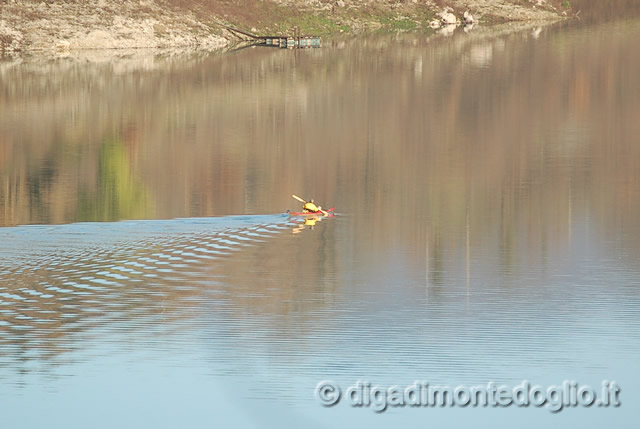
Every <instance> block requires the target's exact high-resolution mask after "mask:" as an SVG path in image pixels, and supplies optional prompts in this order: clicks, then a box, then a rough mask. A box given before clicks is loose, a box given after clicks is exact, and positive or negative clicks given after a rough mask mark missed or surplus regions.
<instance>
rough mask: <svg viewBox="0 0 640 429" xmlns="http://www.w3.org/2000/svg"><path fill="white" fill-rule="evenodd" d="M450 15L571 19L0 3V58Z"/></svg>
mask: <svg viewBox="0 0 640 429" xmlns="http://www.w3.org/2000/svg"><path fill="white" fill-rule="evenodd" d="M444 10H448V11H449V12H450V13H452V14H453V15H454V16H455V17H456V19H458V20H459V21H461V20H462V19H463V15H464V13H465V12H467V14H470V15H472V16H473V19H474V23H475V24H476V25H478V24H479V25H491V24H495V23H505V22H521V23H543V22H553V21H556V20H559V19H563V18H564V17H566V16H568V15H571V13H572V11H571V9H570V5H569V2H567V1H564V2H560V1H557V0H464V1H462V0H401V1H381V0H296V1H294V0H234V1H213V2H212V1H206V0H121V1H110V0H96V1H93V0H92V1H88V0H68V1H58V0H49V1H29V0H0V54H2V53H4V54H7V53H20V52H22V53H28V52H37V51H49V52H60V51H63V52H64V51H70V50H87V49H123V48H124V49H127V48H175V47H186V48H189V49H198V50H216V49H220V48H223V47H225V46H229V45H231V44H233V43H234V42H235V41H236V38H235V36H234V35H233V34H231V33H229V32H228V31H227V30H226V29H225V25H229V26H233V27H236V28H240V29H244V30H248V31H253V32H258V33H261V32H264V33H275V34H287V33H289V32H290V31H291V28H292V27H293V26H298V27H300V29H301V31H302V33H307V34H319V35H323V36H331V35H335V34H340V33H347V34H349V33H362V32H370V31H425V32H429V31H430V32H434V31H435V29H434V28H433V27H438V26H439V25H438V24H439V23H440V22H441V21H442V12H443V11H444Z"/></svg>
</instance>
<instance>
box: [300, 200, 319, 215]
mask: <svg viewBox="0 0 640 429" xmlns="http://www.w3.org/2000/svg"><path fill="white" fill-rule="evenodd" d="M320 210H322V208H321V207H319V206H316V205H315V204H314V202H313V199H312V200H311V201H307V202H306V203H304V205H303V206H302V211H303V212H305V213H315V212H319V211H320Z"/></svg>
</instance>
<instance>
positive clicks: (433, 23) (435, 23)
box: [429, 19, 441, 29]
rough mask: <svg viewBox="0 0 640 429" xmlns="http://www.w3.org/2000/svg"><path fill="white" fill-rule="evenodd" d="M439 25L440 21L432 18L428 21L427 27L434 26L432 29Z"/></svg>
mask: <svg viewBox="0 0 640 429" xmlns="http://www.w3.org/2000/svg"><path fill="white" fill-rule="evenodd" d="M440 25H441V23H440V21H438V20H437V19H434V20H432V21H431V22H430V23H429V27H431V28H434V29H435V28H440Z"/></svg>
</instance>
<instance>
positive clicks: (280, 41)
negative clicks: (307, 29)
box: [225, 26, 322, 49]
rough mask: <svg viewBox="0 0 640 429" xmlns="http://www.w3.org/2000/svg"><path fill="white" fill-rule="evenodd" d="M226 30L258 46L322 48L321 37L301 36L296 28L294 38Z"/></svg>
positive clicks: (230, 28) (227, 27)
mask: <svg viewBox="0 0 640 429" xmlns="http://www.w3.org/2000/svg"><path fill="white" fill-rule="evenodd" d="M225 28H226V29H227V30H229V31H231V32H232V33H233V34H235V35H236V36H238V35H241V36H244V37H241V38H243V39H244V40H246V39H247V38H248V39H249V40H252V41H253V45H257V46H269V47H273V48H282V49H308V48H319V47H321V46H322V38H321V37H320V36H301V35H300V29H299V28H298V27H294V29H293V36H257V35H255V34H251V33H247V32H246V31H242V30H238V29H237V28H233V27H229V26H225Z"/></svg>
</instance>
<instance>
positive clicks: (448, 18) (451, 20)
mask: <svg viewBox="0 0 640 429" xmlns="http://www.w3.org/2000/svg"><path fill="white" fill-rule="evenodd" d="M440 18H441V19H442V23H443V24H444V25H451V24H455V23H456V22H458V20H457V18H456V16H455V15H454V14H452V13H451V12H446V11H445V12H442V13H441V14H440Z"/></svg>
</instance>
